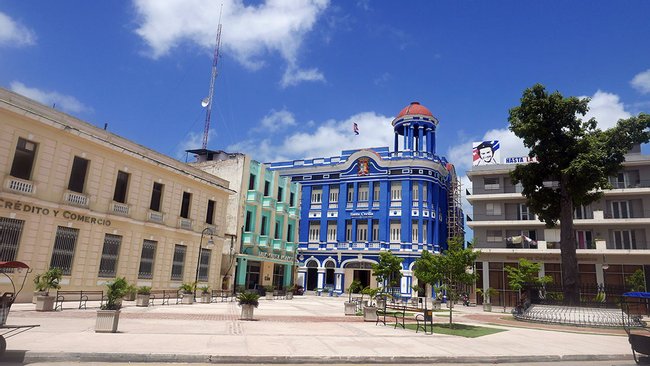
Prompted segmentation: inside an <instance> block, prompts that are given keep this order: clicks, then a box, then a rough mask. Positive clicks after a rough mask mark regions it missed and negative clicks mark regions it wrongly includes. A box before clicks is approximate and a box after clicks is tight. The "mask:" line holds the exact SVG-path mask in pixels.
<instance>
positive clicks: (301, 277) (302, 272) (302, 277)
mask: <svg viewBox="0 0 650 366" xmlns="http://www.w3.org/2000/svg"><path fill="white" fill-rule="evenodd" d="M306 279H307V267H298V280H297V281H296V283H297V284H298V285H299V286H302V287H303V288H305V289H306V288H307V283H306V282H305V281H306Z"/></svg>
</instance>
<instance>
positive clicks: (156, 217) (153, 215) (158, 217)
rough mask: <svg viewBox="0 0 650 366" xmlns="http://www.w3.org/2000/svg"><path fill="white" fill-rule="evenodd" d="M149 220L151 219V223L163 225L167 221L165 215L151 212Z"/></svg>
mask: <svg viewBox="0 0 650 366" xmlns="http://www.w3.org/2000/svg"><path fill="white" fill-rule="evenodd" d="M148 219H149V221H152V222H157V223H160V224H162V223H163V221H164V219H165V215H164V214H163V213H162V212H158V211H149V217H148Z"/></svg>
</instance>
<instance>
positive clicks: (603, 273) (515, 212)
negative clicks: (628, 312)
mask: <svg viewBox="0 0 650 366" xmlns="http://www.w3.org/2000/svg"><path fill="white" fill-rule="evenodd" d="M514 167H515V165H514V164H499V165H492V166H474V167H473V168H472V170H471V171H469V172H468V173H467V175H468V177H469V178H470V180H471V181H472V194H471V195H469V196H468V197H467V199H468V201H469V202H470V204H471V205H472V206H473V208H474V214H473V219H472V221H468V223H467V224H468V226H469V227H470V228H472V229H473V230H474V238H475V240H476V246H475V247H476V248H477V249H480V250H481V256H480V257H479V260H480V261H479V262H478V263H477V271H478V272H477V273H478V275H479V280H478V282H477V286H478V287H482V288H487V287H492V288H494V289H497V290H498V291H499V296H498V298H497V299H495V298H492V303H493V304H497V305H505V306H513V305H515V302H516V295H517V294H516V291H513V290H510V289H509V288H508V286H507V283H508V281H507V276H506V273H505V272H504V270H503V268H504V267H505V266H508V265H511V266H516V263H517V262H518V260H519V258H525V259H528V260H531V261H534V262H538V263H541V264H542V266H541V273H540V275H550V276H551V277H552V278H553V283H554V284H557V285H559V284H561V283H562V265H561V260H560V249H559V241H560V230H559V227H557V228H553V229H549V228H546V227H545V225H544V223H543V222H541V221H539V220H538V219H537V217H536V216H535V215H534V214H533V213H532V212H530V211H529V210H528V208H527V207H526V203H525V198H524V197H523V196H522V194H521V191H522V189H521V186H520V185H514V184H512V181H511V180H510V176H509V172H510V171H511V170H513V169H514ZM610 182H611V184H612V186H613V188H612V189H611V190H607V191H605V192H604V196H603V198H602V199H601V200H599V201H598V202H595V203H592V204H591V205H588V206H580V207H576V208H575V212H574V230H575V237H576V252H577V259H578V269H579V273H580V282H581V284H583V285H585V286H590V287H594V286H595V285H596V284H599V285H605V286H613V287H622V286H624V285H625V278H626V277H628V276H629V275H631V274H632V273H633V272H634V271H636V270H637V269H641V270H643V271H644V273H645V277H646V283H650V266H649V265H648V264H649V263H650V156H648V155H642V154H641V153H640V149H639V148H638V147H637V148H635V149H634V150H633V151H631V152H630V153H629V154H627V155H626V159H625V162H624V163H623V169H622V170H621V171H620V172H618V173H617V174H616V175H615V176H613V177H610ZM479 302H480V299H479Z"/></svg>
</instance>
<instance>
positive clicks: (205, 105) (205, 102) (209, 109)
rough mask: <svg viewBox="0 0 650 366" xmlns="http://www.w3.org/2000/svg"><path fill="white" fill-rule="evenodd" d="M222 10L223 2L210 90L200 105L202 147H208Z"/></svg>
mask: <svg viewBox="0 0 650 366" xmlns="http://www.w3.org/2000/svg"><path fill="white" fill-rule="evenodd" d="M222 12H223V4H221V11H220V12H219V26H218V27H217V40H216V44H215V46H214V58H213V59H212V76H211V77H210V91H209V92H208V96H207V97H205V98H203V100H202V101H201V106H203V108H207V109H206V112H205V127H204V129H203V145H202V146H201V148H202V149H207V148H208V133H209V132H210V117H211V115H212V98H213V97H214V81H215V80H216V79H217V63H218V62H219V47H220V46H221V13H222Z"/></svg>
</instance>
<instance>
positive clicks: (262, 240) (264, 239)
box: [257, 235, 269, 248]
mask: <svg viewBox="0 0 650 366" xmlns="http://www.w3.org/2000/svg"><path fill="white" fill-rule="evenodd" d="M257 246H259V247H260V248H268V247H269V237H268V236H267V235H260V236H259V239H258V241H257Z"/></svg>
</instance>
